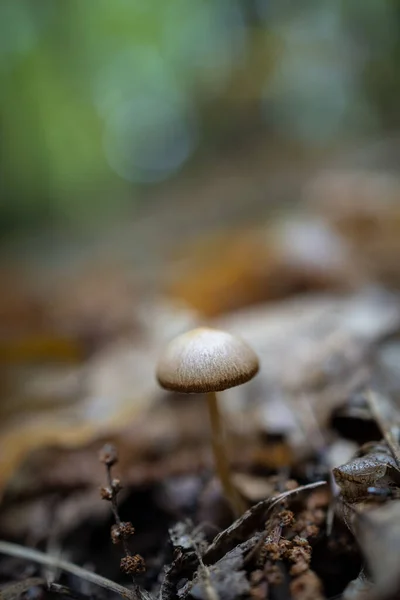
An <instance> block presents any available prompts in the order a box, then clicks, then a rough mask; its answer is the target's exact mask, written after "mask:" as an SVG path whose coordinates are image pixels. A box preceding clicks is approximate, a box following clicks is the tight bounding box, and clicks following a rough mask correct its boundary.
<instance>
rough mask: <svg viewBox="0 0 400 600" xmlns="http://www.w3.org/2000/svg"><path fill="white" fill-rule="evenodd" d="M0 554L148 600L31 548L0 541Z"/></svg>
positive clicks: (122, 594)
mask: <svg viewBox="0 0 400 600" xmlns="http://www.w3.org/2000/svg"><path fill="white" fill-rule="evenodd" d="M0 553H1V554H7V555H8V556H15V557H17V558H24V559H26V560H31V561H32V562H36V563H38V564H40V565H46V566H49V567H54V568H58V569H61V570H62V571H65V572H66V573H71V575H75V576H76V577H80V578H81V579H85V580H86V581H89V582H90V583H94V584H95V585H99V586H100V587H103V588H105V589H106V590H109V591H110V592H115V593H116V594H119V595H120V596H122V597H123V598H127V599H128V600H148V598H149V597H148V595H147V594H145V593H143V592H142V593H141V594H140V595H139V594H137V593H136V592H135V591H131V590H128V589H127V588H125V587H123V586H122V585H119V584H118V583H114V581H111V580H110V579H106V577H102V576H101V575H97V574H96V573H92V572H91V571H87V570H86V569H84V568H83V567H78V565H74V564H73V563H70V562H68V561H66V560H63V559H60V558H54V557H53V556H50V555H49V554H45V553H44V552H40V551H39V550H34V549H33V548H26V547H25V546H20V545H19V544H12V543H11V542H5V541H2V540H0Z"/></svg>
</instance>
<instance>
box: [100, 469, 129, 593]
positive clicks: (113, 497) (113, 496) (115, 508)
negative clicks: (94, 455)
mask: <svg viewBox="0 0 400 600" xmlns="http://www.w3.org/2000/svg"><path fill="white" fill-rule="evenodd" d="M111 468H112V467H111V465H106V469H107V480H108V487H109V488H110V490H111V510H112V513H113V515H114V520H115V523H116V524H117V525H118V527H120V526H121V519H120V516H119V512H118V504H117V493H116V491H115V490H114V486H113V478H112V473H111ZM122 546H123V548H124V552H125V555H126V556H130V551H129V547H128V543H127V541H126V539H125V538H124V537H122ZM132 579H133V578H132ZM133 584H134V585H136V583H135V581H133Z"/></svg>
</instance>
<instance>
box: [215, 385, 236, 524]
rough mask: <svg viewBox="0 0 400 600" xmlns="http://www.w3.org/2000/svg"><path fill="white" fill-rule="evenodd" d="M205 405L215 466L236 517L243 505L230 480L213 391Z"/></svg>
mask: <svg viewBox="0 0 400 600" xmlns="http://www.w3.org/2000/svg"><path fill="white" fill-rule="evenodd" d="M207 405H208V412H209V415H210V422H211V431H212V448H213V453H214V460H215V466H216V469H217V473H218V476H219V479H220V481H221V485H222V488H223V490H224V494H225V496H226V498H227V500H228V501H229V503H230V505H231V507H232V510H233V513H234V515H235V517H236V518H237V517H240V516H241V515H242V514H243V513H244V511H245V506H244V503H243V501H242V499H241V498H240V496H239V493H238V491H237V489H236V488H235V486H234V484H233V482H232V477H231V473H230V469H229V463H228V458H227V456H226V451H225V450H226V449H225V443H224V430H223V426H222V420H221V414H220V412H219V407H218V399H217V394H216V393H215V392H208V393H207Z"/></svg>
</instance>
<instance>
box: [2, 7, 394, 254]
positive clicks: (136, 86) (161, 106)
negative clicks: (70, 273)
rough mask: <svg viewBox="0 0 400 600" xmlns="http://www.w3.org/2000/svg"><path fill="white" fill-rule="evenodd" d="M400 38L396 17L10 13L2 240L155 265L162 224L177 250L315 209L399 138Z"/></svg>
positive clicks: (279, 11) (294, 10)
mask: <svg viewBox="0 0 400 600" xmlns="http://www.w3.org/2000/svg"><path fill="white" fill-rule="evenodd" d="M399 27H400V5H399V2H397V1H396V0H391V1H388V2H378V1H374V0H368V1H367V2H363V3H362V5H361V4H360V5H357V6H355V5H353V4H352V3H350V4H349V3H346V2H334V1H332V0H322V1H321V0H318V1H317V0H307V1H306V2H302V4H301V7H300V6H297V5H295V4H294V3H291V2H274V1H271V0H212V1H208V0H204V1H195V2H191V3H190V5H189V4H188V3H187V2H186V1H185V0H171V2H168V3H166V2H162V1H159V0H155V1H154V2H151V3H146V2H142V1H141V0H135V1H133V0H129V1H128V0H116V1H115V2H113V3H112V4H110V2H108V1H107V0H95V1H89V2H84V3H83V2H80V1H79V0H70V1H69V2H67V3H63V4H62V5H61V4H59V3H54V2H52V1H51V0H38V1H35V2H32V0H21V1H19V2H14V0H2V2H1V5H0V39H1V42H0V77H1V91H2V93H1V100H0V102H1V104H0V114H1V163H0V169H1V206H0V218H1V236H2V239H3V240H5V241H7V242H9V241H10V238H14V236H15V235H17V234H20V233H21V232H22V233H24V234H29V235H30V236H31V237H35V241H36V243H37V242H39V241H40V240H38V239H37V236H38V232H39V231H40V234H42V235H43V231H44V230H46V228H47V230H51V231H52V232H53V238H52V239H51V245H52V250H53V251H57V249H58V245H59V243H60V238H57V237H55V239H54V232H55V231H57V232H60V233H62V234H64V235H65V234H68V235H71V236H75V238H78V237H79V236H81V235H83V237H84V239H85V240H86V242H87V241H88V237H89V236H92V235H93V234H94V233H96V235H95V237H96V236H97V235H98V232H99V228H103V231H104V232H105V234H106V236H107V239H108V240H109V241H110V243H111V245H113V243H114V242H115V241H116V240H119V243H120V244H122V242H123V240H124V239H125V238H128V245H130V247H132V246H131V245H132V238H133V237H134V236H135V237H136V235H137V234H138V235H139V237H140V243H137V245H138V246H140V247H141V252H143V253H145V254H146V253H147V252H149V253H151V250H152V249H151V243H150V241H149V238H148V235H149V228H150V234H151V231H152V224H150V225H149V222H148V218H149V219H154V221H156V220H157V217H156V216H155V215H156V214H157V213H158V211H159V212H160V216H159V217H158V220H159V221H160V223H161V224H163V223H165V229H169V231H165V230H164V231H163V232H162V233H163V235H165V236H166V237H171V229H170V228H169V227H170V225H171V228H172V229H173V230H174V234H172V236H173V235H175V232H176V228H174V221H176V222H179V223H181V221H182V222H183V223H184V224H185V228H186V227H188V228H189V229H190V230H191V231H190V234H192V233H193V230H195V229H196V228H197V227H199V226H200V225H202V224H203V222H204V224H205V225H208V226H215V223H216V222H217V223H218V224H219V223H222V222H226V219H228V220H229V219H231V218H232V219H233V218H234V214H236V215H238V214H239V216H240V219H241V220H242V221H243V218H244V219H245V220H251V219H254V218H257V217H258V215H259V214H260V211H261V212H263V211H266V210H268V209H269V208H270V207H271V205H275V206H280V205H281V204H282V203H283V202H285V201H286V202H292V203H298V201H299V196H300V194H299V180H298V177H299V176H300V175H303V176H304V174H305V172H306V170H307V169H310V168H315V167H316V166H317V165H320V164H321V161H323V160H326V159H327V158H328V157H329V158H331V157H332V156H334V157H335V158H336V157H338V156H340V157H341V158H342V159H343V160H345V161H346V162H347V161H348V159H349V157H348V156H345V157H344V156H343V153H344V152H345V151H350V152H351V156H352V159H353V160H354V156H353V154H354V152H356V153H357V149H358V148H360V154H362V152H363V151H364V152H365V150H366V148H367V149H369V150H370V151H372V152H373V153H374V159H373V160H375V159H376V156H375V154H376V151H375V147H374V149H373V150H371V148H369V145H370V144H371V143H373V142H377V143H379V141H380V140H381V138H382V136H385V137H386V136H388V135H390V136H392V135H393V132H394V131H395V129H396V127H397V125H398V121H399V115H398V101H397V99H398V93H399V77H398V68H397V65H398V61H399V54H400V41H399ZM359 158H360V157H359ZM362 160H364V159H362ZM363 166H364V165H363ZM367 166H370V165H367ZM185 216H186V220H185V219H184V217H185ZM199 218H200V221H201V223H199V222H198V219H199ZM164 219H165V221H164ZM207 219H208V220H207ZM127 220H128V224H127ZM123 223H124V224H125V225H124V226H122V224H123ZM139 223H140V224H141V226H140V227H139V226H138V225H137V226H136V227H135V224H139ZM131 226H132V227H133V228H134V229H133V231H132V230H131V229H130V228H131ZM112 227H115V228H116V230H112ZM154 227H155V225H154ZM160 229H163V228H162V226H159V227H158V228H157V234H155V235H154V236H153V237H152V239H151V241H152V242H153V241H154V242H155V243H156V240H157V238H158V237H159V233H160V231H159V230H160ZM144 230H145V231H146V233H145V234H143V231H144ZM178 231H181V229H180V228H178ZM184 233H186V232H184ZM113 236H114V237H113ZM121 238H122V239H121ZM111 240H113V241H112V242H111ZM42 242H43V243H44V241H43V240H42ZM25 243H26V241H25ZM143 245H144V246H145V247H143ZM146 246H149V248H148V247H146ZM136 250H137V252H139V250H138V249H136Z"/></svg>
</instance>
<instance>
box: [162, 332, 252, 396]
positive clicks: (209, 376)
mask: <svg viewBox="0 0 400 600" xmlns="http://www.w3.org/2000/svg"><path fill="white" fill-rule="evenodd" d="M258 369H259V364H258V358H257V355H256V354H255V353H254V352H253V350H252V349H251V348H250V346H248V345H247V344H246V342H244V341H243V340H242V339H240V338H238V337H236V336H234V335H232V334H230V333H226V332H225V331H219V330H218V329H208V328H206V327H201V328H199V329H193V330H192V331H188V332H187V333H184V334H182V335H180V336H178V337H177V338H175V339H174V340H172V342H170V344H169V345H168V346H167V347H166V349H165V351H164V353H163V354H162V356H161V358H160V361H159V363H158V367H157V379H158V382H159V384H160V385H161V387H163V388H165V389H167V390H173V391H176V392H185V393H201V392H220V391H222V390H226V389H228V388H231V387H235V386H236V385H241V384H242V383H245V382H246V381H249V380H250V379H252V378H253V377H254V375H255V374H256V373H257V371H258Z"/></svg>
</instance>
